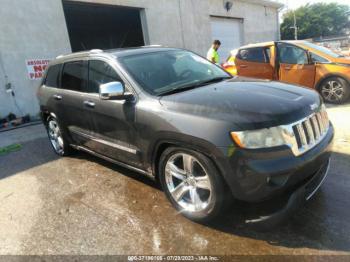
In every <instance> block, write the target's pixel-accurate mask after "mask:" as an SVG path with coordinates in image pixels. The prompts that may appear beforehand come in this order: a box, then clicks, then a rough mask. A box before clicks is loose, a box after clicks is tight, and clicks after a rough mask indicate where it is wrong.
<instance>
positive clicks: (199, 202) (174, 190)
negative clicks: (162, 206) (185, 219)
mask: <svg viewBox="0 0 350 262" xmlns="http://www.w3.org/2000/svg"><path fill="white" fill-rule="evenodd" d="M165 181H166V185H167V188H168V190H169V192H170V194H171V196H172V198H173V199H174V200H175V201H176V203H177V204H178V205H179V206H180V207H182V208H183V209H184V211H189V212H200V211H203V210H204V209H205V208H207V207H208V205H209V204H210V201H211V199H212V185H211V182H210V178H209V176H208V174H207V171H206V170H205V168H204V167H203V166H202V165H201V163H199V161H198V160H197V159H196V158H195V157H194V156H191V155H189V154H185V153H177V154H174V155H172V156H171V157H170V158H169V159H168V161H167V163H166V165H165Z"/></svg>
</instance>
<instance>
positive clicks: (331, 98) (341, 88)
mask: <svg viewBox="0 0 350 262" xmlns="http://www.w3.org/2000/svg"><path fill="white" fill-rule="evenodd" d="M319 91H320V94H321V96H322V97H323V99H324V101H326V102H328V103H333V104H342V103H344V102H345V101H346V100H347V99H348V98H349V96H350V84H349V83H348V82H347V81H346V80H345V79H343V78H341V77H338V76H333V77H329V78H327V79H325V80H324V81H323V82H322V83H321V85H320V88H319Z"/></svg>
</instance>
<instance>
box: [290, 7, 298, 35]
mask: <svg viewBox="0 0 350 262" xmlns="http://www.w3.org/2000/svg"><path fill="white" fill-rule="evenodd" d="M293 18H294V26H291V27H290V28H293V29H294V39H295V40H298V27H297V18H296V17H295V11H294V10H293Z"/></svg>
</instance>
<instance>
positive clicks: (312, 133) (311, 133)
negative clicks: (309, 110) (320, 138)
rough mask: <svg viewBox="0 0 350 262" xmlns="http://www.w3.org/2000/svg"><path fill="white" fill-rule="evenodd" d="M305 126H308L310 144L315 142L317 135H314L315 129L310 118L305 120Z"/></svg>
mask: <svg viewBox="0 0 350 262" xmlns="http://www.w3.org/2000/svg"><path fill="white" fill-rule="evenodd" d="M304 123H305V126H306V130H307V135H308V136H309V141H308V142H309V144H314V143H315V135H314V131H313V130H312V127H311V123H310V119H309V118H308V119H306V120H305V121H304Z"/></svg>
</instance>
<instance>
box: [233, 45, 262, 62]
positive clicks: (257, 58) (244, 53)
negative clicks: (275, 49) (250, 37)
mask: <svg viewBox="0 0 350 262" xmlns="http://www.w3.org/2000/svg"><path fill="white" fill-rule="evenodd" d="M238 58H239V59H242V60H246V61H250V62H257V63H265V62H266V60H265V55H264V49H263V48H262V47H258V48H249V49H242V50H240V51H239V53H238Z"/></svg>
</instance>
